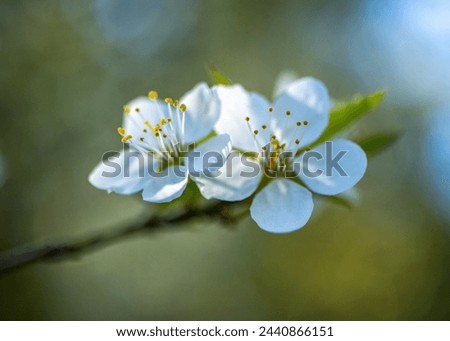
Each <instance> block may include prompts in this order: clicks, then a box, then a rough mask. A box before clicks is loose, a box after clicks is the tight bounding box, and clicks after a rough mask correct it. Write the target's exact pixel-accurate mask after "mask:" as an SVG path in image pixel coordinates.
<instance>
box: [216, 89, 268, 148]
mask: <svg viewBox="0 0 450 341" xmlns="http://www.w3.org/2000/svg"><path fill="white" fill-rule="evenodd" d="M215 89H216V91H217V94H218V96H219V99H220V118H219V120H218V122H217V124H216V126H215V130H216V131H217V133H219V134H229V135H230V136H231V143H232V144H233V146H234V147H236V148H238V149H241V150H242V151H255V152H260V151H261V150H260V149H261V147H262V146H264V145H265V144H267V143H269V142H270V140H269V138H270V136H269V129H268V127H269V111H268V108H269V106H270V104H269V102H267V100H266V99H265V98H264V97H263V96H261V95H259V94H258V93H255V92H252V93H249V92H247V91H246V90H245V89H244V88H243V87H242V86H241V85H239V84H236V85H233V86H217V87H216V88H215ZM246 117H249V118H250V121H249V122H248V124H249V125H250V128H249V127H248V124H247V121H246V120H245V118H246ZM263 125H266V126H267V128H266V129H265V130H264V129H263V128H262V126H263ZM255 130H258V135H256V140H257V141H258V143H255V135H254V133H253V131H255Z"/></svg>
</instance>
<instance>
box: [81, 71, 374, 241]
mask: <svg viewBox="0 0 450 341" xmlns="http://www.w3.org/2000/svg"><path fill="white" fill-rule="evenodd" d="M329 112H330V100H329V96H328V91H327V89H326V87H325V86H324V84H323V83H322V82H320V81H318V80H316V79H313V78H301V79H298V80H295V81H293V82H291V83H290V84H288V85H287V86H285V87H284V89H283V90H282V91H281V92H280V93H279V94H278V96H277V97H276V99H275V100H274V102H273V103H269V102H268V101H267V100H266V99H265V98H264V97H263V96H261V95H260V94H258V93H256V92H247V91H246V90H245V89H244V88H243V87H242V86H241V85H232V86H222V85H218V86H214V87H213V88H209V87H208V86H207V85H206V84H205V83H201V84H198V85H197V86H195V87H194V89H192V90H191V91H189V92H188V93H187V94H186V95H184V96H183V97H182V98H181V99H180V100H179V101H178V100H174V99H171V98H166V99H165V100H160V99H158V93H157V92H156V91H150V92H149V94H148V97H140V98H137V99H135V100H133V101H131V102H130V103H129V104H128V105H126V106H125V107H124V120H123V126H122V127H119V128H118V132H119V134H120V135H121V139H122V142H123V143H124V144H126V145H127V148H126V149H124V150H123V151H122V152H121V153H120V154H119V155H118V156H116V157H115V158H110V159H109V161H108V160H107V161H108V162H105V161H102V162H100V163H99V165H98V166H97V167H96V168H95V169H94V170H93V172H92V173H91V174H90V176H89V181H90V182H91V184H92V185H94V186H95V187H97V188H100V189H103V190H107V191H109V192H116V193H119V194H133V193H137V192H140V191H142V197H143V199H144V200H145V201H149V202H154V203H163V202H169V201H172V200H174V199H176V198H178V197H180V196H181V195H182V194H183V192H184V190H185V188H186V186H187V184H188V182H189V179H190V180H192V181H193V182H194V183H196V184H197V186H198V188H199V190H200V193H201V194H202V195H203V196H204V197H205V198H206V199H218V200H224V201H240V200H244V199H246V198H248V197H251V196H253V195H254V197H253V201H252V204H251V206H250V214H251V217H252V218H253V220H254V221H255V222H256V223H257V224H258V225H259V226H260V227H261V228H262V229H263V230H266V231H269V232H272V233H287V232H292V231H294V230H297V229H299V228H301V227H303V226H304V225H305V224H306V223H307V221H308V220H309V218H310V216H311V213H312V210H313V206H314V204H313V200H312V193H311V191H312V192H315V193H319V194H322V195H335V194H338V193H342V192H344V191H346V190H348V189H350V188H351V187H353V186H354V185H355V184H356V183H357V182H358V181H359V180H360V179H361V178H362V176H363V175H364V172H365V170H366V167H367V159H366V155H365V153H364V151H363V150H362V149H361V148H360V147H359V146H358V145H357V144H355V143H353V142H351V141H348V140H344V139H337V140H334V141H332V142H327V143H322V144H318V145H314V142H315V141H316V140H318V138H319V137H320V136H321V134H322V133H323V131H324V130H325V128H326V127H327V125H328V122H329ZM311 145H313V147H312V148H311V147H309V146H311ZM130 151H131V152H132V153H131V154H130ZM129 155H131V156H129ZM333 155H334V158H333ZM128 156H129V157H128ZM136 156H138V157H136ZM211 159H212V160H213V162H211ZM333 167H334V168H335V169H333ZM150 169H151V171H149V170H150ZM255 193H256V194H255Z"/></svg>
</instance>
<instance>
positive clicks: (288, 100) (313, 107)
mask: <svg viewBox="0 0 450 341" xmlns="http://www.w3.org/2000/svg"><path fill="white" fill-rule="evenodd" d="M287 111H289V112H290V113H291V114H290V116H287V115H286V112H287ZM329 111H330V100H329V97H328V91H327V89H326V87H325V85H324V84H323V83H322V82H320V81H318V80H316V79H314V78H301V79H298V80H297V81H295V82H293V83H291V84H289V85H288V86H287V87H286V88H285V90H284V91H283V92H282V93H281V94H280V96H278V97H277V98H276V100H275V103H274V105H273V117H274V120H273V123H272V126H271V128H272V130H273V131H274V132H275V135H277V138H278V139H281V141H282V142H284V143H290V142H291V141H295V140H296V139H299V140H300V144H299V147H303V146H307V145H309V144H311V143H312V142H314V141H315V140H317V139H318V138H319V137H320V135H321V134H322V132H323V131H324V130H325V128H326V127H327V125H328V117H329ZM304 121H307V122H308V124H307V125H304V124H303V122H304ZM297 122H302V125H301V126H299V127H297V124H296V123H297Z"/></svg>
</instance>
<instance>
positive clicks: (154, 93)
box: [148, 90, 158, 101]
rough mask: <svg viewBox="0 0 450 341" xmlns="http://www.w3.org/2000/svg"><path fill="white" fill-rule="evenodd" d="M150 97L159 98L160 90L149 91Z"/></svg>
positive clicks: (152, 98)
mask: <svg viewBox="0 0 450 341" xmlns="http://www.w3.org/2000/svg"><path fill="white" fill-rule="evenodd" d="M148 98H150V99H151V100H153V101H154V100H156V99H158V92H156V91H155V90H152V91H150V92H149V93H148Z"/></svg>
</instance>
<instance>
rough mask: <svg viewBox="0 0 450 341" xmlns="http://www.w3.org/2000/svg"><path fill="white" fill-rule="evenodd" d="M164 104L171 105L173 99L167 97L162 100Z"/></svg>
mask: <svg viewBox="0 0 450 341" xmlns="http://www.w3.org/2000/svg"><path fill="white" fill-rule="evenodd" d="M164 102H166V103H167V104H171V105H173V99H172V98H170V97H167V98H166V99H165V100H164Z"/></svg>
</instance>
